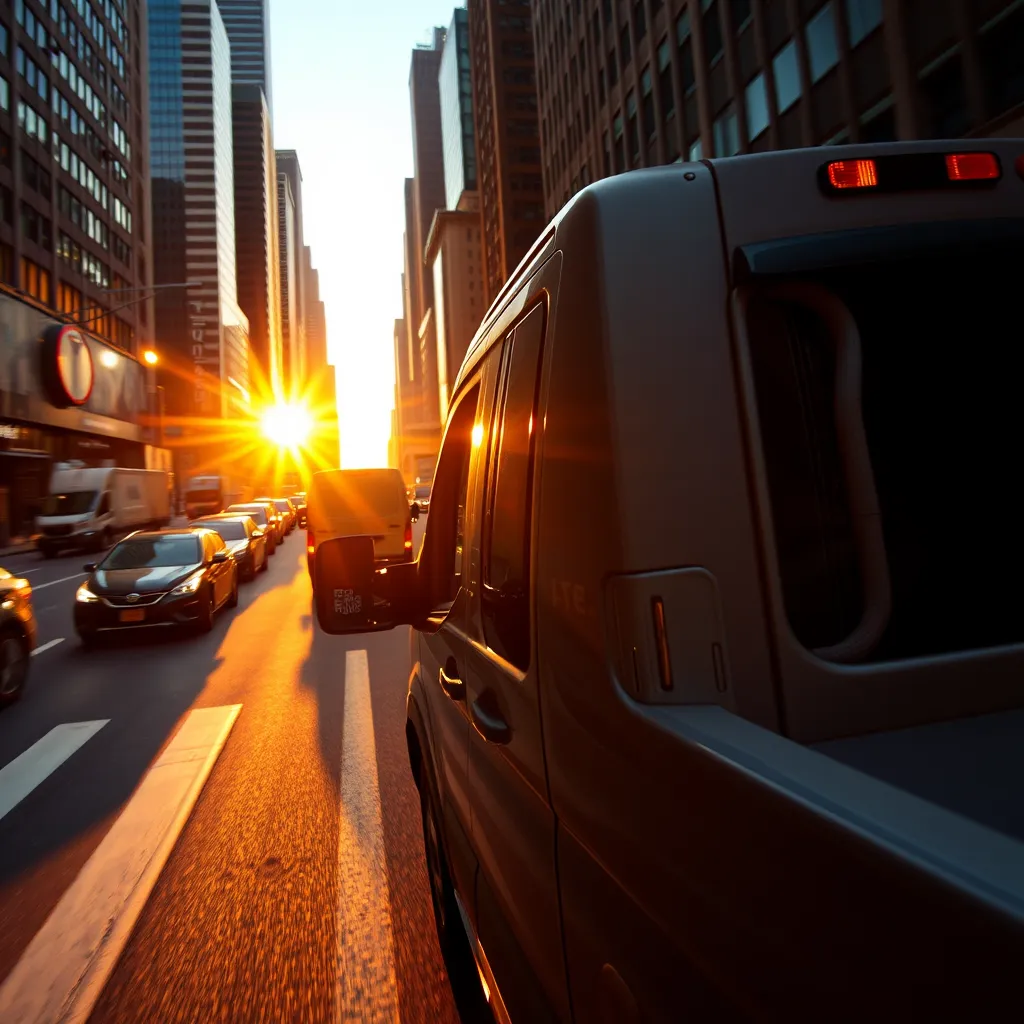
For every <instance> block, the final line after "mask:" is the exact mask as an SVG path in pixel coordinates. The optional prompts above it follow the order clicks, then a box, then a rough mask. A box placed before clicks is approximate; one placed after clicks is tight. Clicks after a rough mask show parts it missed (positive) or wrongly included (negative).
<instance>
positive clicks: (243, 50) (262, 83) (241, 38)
mask: <svg viewBox="0 0 1024 1024" xmlns="http://www.w3.org/2000/svg"><path fill="white" fill-rule="evenodd" d="M217 3H218V6H219V7H220V13H221V17H222V18H223V20H224V27H225V28H226V29H227V33H228V39H229V40H230V42H231V80H232V81H233V82H234V83H235V84H236V85H258V86H259V87H260V88H261V89H262V90H263V95H264V96H266V98H267V109H268V110H269V111H270V117H271V121H273V117H274V97H273V94H272V92H271V82H270V2H269V0H217Z"/></svg>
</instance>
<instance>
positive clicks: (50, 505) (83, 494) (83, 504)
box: [43, 491, 96, 516]
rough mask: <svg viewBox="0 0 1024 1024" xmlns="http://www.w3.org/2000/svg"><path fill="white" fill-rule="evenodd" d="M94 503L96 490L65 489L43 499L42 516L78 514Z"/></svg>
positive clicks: (83, 512) (87, 510)
mask: <svg viewBox="0 0 1024 1024" xmlns="http://www.w3.org/2000/svg"><path fill="white" fill-rule="evenodd" d="M95 504H96V491H67V492H65V493H64V494H50V495H47V497H46V498H44V499H43V515H44V516H80V515H84V514H85V513H86V512H89V511H91V509H92V507H93V505H95Z"/></svg>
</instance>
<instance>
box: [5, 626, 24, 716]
mask: <svg viewBox="0 0 1024 1024" xmlns="http://www.w3.org/2000/svg"><path fill="white" fill-rule="evenodd" d="M28 659H29V651H28V644H27V643H26V642H25V638H24V637H23V636H21V635H20V634H19V633H17V632H15V631H14V630H13V629H8V630H5V631H4V632H3V633H0V704H10V703H12V702H13V701H16V700H17V699H18V698H19V697H20V696H21V692H22V690H23V689H24V688H25V680H26V679H27V678H28Z"/></svg>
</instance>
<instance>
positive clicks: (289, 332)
mask: <svg viewBox="0 0 1024 1024" xmlns="http://www.w3.org/2000/svg"><path fill="white" fill-rule="evenodd" d="M277 218H278V221H277V222H278V235H277V237H278V243H277V244H278V259H279V261H280V268H281V346H282V350H283V352H284V359H283V361H282V366H283V370H284V372H283V374H282V386H283V389H284V394H285V395H288V396H294V395H297V394H298V393H299V392H300V391H301V389H302V383H303V381H302V376H301V373H302V355H301V353H300V350H299V344H300V341H299V339H300V335H301V334H302V329H301V324H300V321H299V304H298V294H299V288H298V281H299V278H300V276H301V264H300V263H299V252H298V251H297V250H296V241H297V230H296V221H297V214H296V209H295V197H294V196H293V195H292V184H291V181H290V179H289V178H288V175H287V174H285V173H284V171H281V170H279V171H278V172H277Z"/></svg>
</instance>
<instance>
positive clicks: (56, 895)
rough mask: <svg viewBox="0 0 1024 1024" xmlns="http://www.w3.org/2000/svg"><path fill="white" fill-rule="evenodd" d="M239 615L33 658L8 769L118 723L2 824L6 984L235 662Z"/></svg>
mask: <svg viewBox="0 0 1024 1024" xmlns="http://www.w3.org/2000/svg"><path fill="white" fill-rule="evenodd" d="M230 621H231V620H230V616H229V615H228V616H225V615H220V616H218V619H217V622H216V624H215V626H214V629H213V631H212V632H211V633H210V634H207V635H204V636H188V635H180V634H178V635H172V634H171V633H170V631H167V632H161V633H159V634H152V635H143V634H141V633H140V634H138V635H131V636H129V635H123V636H119V637H118V638H117V640H116V641H106V642H105V643H104V644H103V645H102V646H101V647H99V648H97V649H95V650H90V651H86V650H85V649H83V648H82V647H81V646H80V645H79V644H78V643H77V641H76V640H69V641H68V642H66V643H65V644H62V645H61V646H60V648H58V650H57V651H54V652H52V654H50V655H49V657H48V660H47V662H45V663H44V664H40V665H33V670H34V671H33V677H32V678H30V681H29V687H28V689H27V690H26V693H25V696H24V697H23V698H22V700H21V701H20V702H19V703H17V704H15V705H13V706H11V707H9V708H6V709H5V710H4V712H3V714H2V715H0V766H3V765H6V764H8V763H9V762H10V761H11V760H12V758H13V757H14V756H17V755H18V754H20V753H21V752H23V751H24V750H26V749H28V748H29V747H31V746H32V745H33V744H34V743H35V742H37V741H38V740H40V739H41V738H42V737H43V736H45V735H46V734H47V733H49V732H50V730H51V729H53V728H54V727H56V726H58V725H62V724H66V723H73V722H83V721H96V720H102V719H107V720H108V721H107V724H106V725H104V726H103V727H102V728H101V729H100V730H99V731H98V732H97V733H96V734H95V735H94V736H93V737H92V738H91V739H89V740H88V741H87V742H86V743H85V744H84V745H83V746H81V747H80V748H78V749H77V750H76V751H75V752H74V753H73V754H72V755H71V756H70V757H69V758H68V759H67V761H65V762H64V764H62V765H61V766H60V767H58V768H56V769H55V770H54V771H52V772H51V773H50V775H49V776H48V777H47V778H46V779H44V780H43V781H42V782H41V783H40V784H39V785H38V786H36V787H35V788H34V789H33V790H32V792H31V793H29V794H28V795H27V796H26V797H25V798H24V799H23V800H22V801H21V802H20V803H18V804H17V805H16V806H15V807H13V808H12V809H11V810H10V812H9V813H8V814H7V815H6V816H5V817H4V818H3V819H0V906H3V908H4V910H3V920H4V927H3V928H2V929H0V979H2V978H3V977H5V976H6V975H7V973H8V972H9V971H10V969H11V968H12V967H13V966H14V964H15V963H16V962H17V959H18V957H19V956H20V955H21V952H22V951H23V949H24V946H25V943H26V941H27V940H28V939H30V938H31V936H32V935H33V934H35V932H36V931H37V930H38V928H39V927H40V926H41V925H42V923H43V921H44V920H45V917H46V915H47V914H48V913H49V911H50V910H51V909H52V908H53V907H54V906H55V905H56V904H57V902H58V901H59V899H60V898H61V896H62V895H63V893H64V891H65V890H66V889H67V887H68V886H69V885H70V884H71V883H72V882H73V881H74V879H75V877H76V875H77V874H78V872H79V871H80V870H81V868H82V867H83V866H84V864H85V863H86V861H87V860H88V859H89V857H90V856H91V855H92V853H93V851H94V850H95V848H96V847H97V846H98V845H99V843H100V842H101V841H102V839H103V836H104V835H105V834H106V832H107V831H108V829H109V827H110V825H111V824H112V823H113V820H114V819H115V818H116V816H117V815H118V814H119V813H120V811H121V809H122V807H123V806H124V804H125V802H126V801H127V800H128V799H129V798H130V797H131V795H132V793H133V792H134V790H135V788H136V786H137V785H138V783H139V781H140V780H141V778H142V777H143V775H144V774H145V773H146V771H147V770H148V768H149V767H150V765H151V764H152V763H153V761H154V760H155V758H156V757H157V755H158V754H159V752H160V751H161V750H162V749H163V747H164V746H165V745H166V744H167V742H169V740H170V739H171V737H172V736H173V735H174V734H175V733H176V731H177V729H178V726H179V723H180V721H181V719H182V717H183V716H184V715H185V714H186V712H188V710H189V709H190V708H191V707H192V706H193V704H194V703H195V702H196V699H197V698H198V696H199V695H200V693H201V692H202V691H203V689H204V687H205V686H206V684H207V680H208V679H209V678H210V677H211V676H212V675H213V673H214V672H215V671H216V670H217V669H218V667H219V666H220V665H221V664H222V663H223V660H224V659H223V657H222V656H221V655H220V653H219V650H220V646H221V642H222V640H223V639H224V637H225V635H226V633H227V630H228V628H229V627H230ZM171 648H173V649H174V650H173V657H171V656H170V655H171V651H170V649H171ZM44 665H45V668H44ZM40 676H43V677H44V678H39V677H40ZM33 698H35V699H33Z"/></svg>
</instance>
